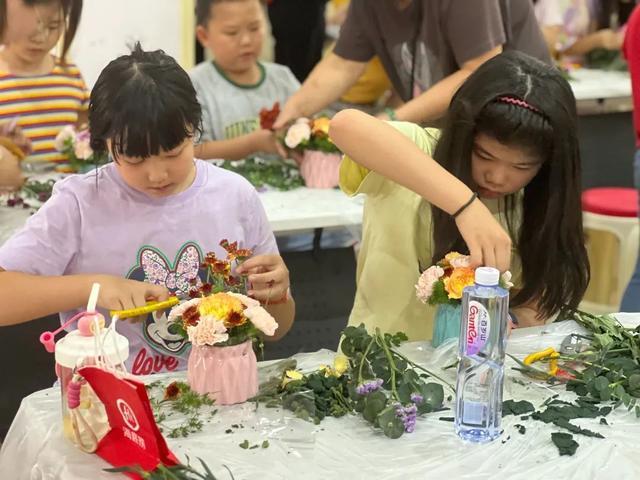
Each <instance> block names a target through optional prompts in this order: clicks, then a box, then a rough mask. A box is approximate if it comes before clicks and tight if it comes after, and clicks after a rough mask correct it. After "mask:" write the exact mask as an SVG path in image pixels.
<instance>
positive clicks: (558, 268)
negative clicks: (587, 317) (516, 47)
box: [330, 52, 589, 339]
mask: <svg viewBox="0 0 640 480" xmlns="http://www.w3.org/2000/svg"><path fill="white" fill-rule="evenodd" d="M576 123H577V114H576V104H575V99H574V96H573V93H572V91H571V88H570V86H569V84H568V83H567V81H566V80H565V79H564V78H563V77H562V75H561V74H560V72H559V71H557V70H556V69H555V68H553V67H550V66H548V65H546V64H544V63H542V62H540V61H538V60H535V59H533V58H532V57H529V56H527V55H524V54H522V53H518V52H506V53H502V54H500V55H498V56H496V57H494V58H492V59H491V60H489V61H487V62H486V63H484V64H483V65H482V66H481V67H480V68H478V69H477V70H476V71H475V72H474V73H473V74H471V76H470V77H469V78H468V79H467V80H466V82H465V83H464V84H463V85H462V86H461V87H460V89H459V90H458V92H457V93H456V95H455V96H454V97H453V99H452V101H451V104H450V106H449V110H448V113H447V116H446V118H445V123H444V128H443V129H442V131H441V132H440V136H439V138H437V139H434V140H433V142H432V144H433V148H432V147H429V146H427V145H425V144H426V143H428V142H427V141H426V140H425V139H424V135H415V134H413V135H410V134H407V132H406V126H407V125H408V124H404V126H405V128H404V130H405V131H404V132H403V131H402V130H403V128H402V124H401V125H400V126H398V125H397V124H396V125H395V128H394V126H391V125H389V124H388V123H386V122H382V121H380V120H378V119H376V118H373V117H370V116H368V115H365V114H363V113H361V112H358V111H354V110H345V111H342V112H340V113H338V114H337V115H336V116H335V117H334V119H333V120H332V122H331V130H330V135H331V138H332V139H333V141H334V142H335V143H336V144H337V145H338V147H339V148H340V149H341V150H342V151H343V152H344V153H345V154H346V155H347V156H348V157H350V158H346V159H345V162H350V161H351V159H352V161H354V162H357V164H358V166H355V167H353V166H352V168H348V165H343V167H344V168H343V171H342V172H341V173H342V175H343V178H342V181H343V188H344V187H345V186H347V188H346V190H348V193H355V192H357V191H358V188H357V186H356V188H349V187H348V185H346V184H347V183H348V181H347V180H348V179H346V178H345V177H346V176H349V175H350V176H353V174H354V171H360V174H361V179H362V182H363V183H364V182H365V181H366V180H365V177H367V176H368V175H369V174H370V175H374V176H378V177H380V178H383V177H384V180H385V181H387V182H388V183H394V182H395V183H394V185H396V186H397V187H398V188H401V189H404V188H403V187H406V189H409V190H412V191H413V192H416V193H417V194H419V195H420V196H421V197H422V203H423V205H424V204H427V205H429V204H430V205H429V206H428V209H429V212H428V214H429V215H428V222H426V223H425V222H424V218H425V215H424V214H423V212H421V209H420V208H418V207H416V204H415V203H413V204H412V203H411V202H407V201H406V197H404V198H403V199H401V202H399V204H398V205H397V208H396V209H395V212H397V219H401V218H403V216H402V213H403V211H406V209H407V208H414V210H413V212H415V214H414V215H413V217H412V218H406V217H405V221H406V222H407V224H406V225H405V227H406V229H407V231H409V230H411V231H412V232H414V233H416V232H417V233H418V234H419V235H422V236H423V237H427V238H425V239H424V242H422V243H420V242H414V243H416V246H415V248H413V247H412V246H411V245H410V244H409V246H408V247H406V248H407V249H409V250H411V249H413V250H414V251H410V252H404V253H402V252H399V251H398V250H399V248H398V244H396V247H395V249H394V251H392V249H393V247H391V248H389V251H387V252H379V251H378V252H377V251H375V245H383V244H384V242H381V239H382V238H384V236H385V235H387V232H393V231H395V230H397V227H398V226H397V225H394V224H393V223H395V222H396V219H394V218H391V219H390V220H388V224H387V225H382V224H379V225H372V224H369V225H368V226H367V218H366V217H367V215H375V211H376V210H379V209H380V208H382V205H383V204H384V203H385V201H394V199H397V198H399V197H398V196H396V195H394V194H391V193H390V191H389V190H388V189H386V188H382V187H380V188H378V187H376V188H375V189H373V190H371V189H370V190H369V191H367V193H369V195H370V196H369V198H368V199H367V203H368V204H369V205H370V206H371V205H373V204H374V203H373V202H378V203H377V205H378V207H379V208H367V205H366V204H365V227H364V237H363V244H364V245H366V244H367V241H368V240H371V241H372V242H373V243H371V244H370V245H369V247H370V248H368V249H367V250H366V255H379V256H383V257H385V258H388V259H393V258H395V257H397V258H400V257H402V256H403V255H405V254H406V255H409V256H412V257H413V261H414V262H415V263H412V264H411V265H412V266H411V268H413V265H415V270H412V271H411V272H410V276H411V277H412V280H411V282H412V283H415V282H416V281H417V279H418V276H419V273H420V271H419V270H420V268H423V269H424V268H427V267H428V266H429V265H430V264H432V263H435V262H437V261H438V260H439V259H441V258H442V257H444V255H445V254H446V253H447V252H449V251H454V250H455V251H459V252H468V253H469V254H470V255H471V258H472V264H473V265H474V266H477V265H488V266H493V267H497V268H499V269H500V270H501V271H505V270H507V269H509V268H510V266H511V256H512V246H513V247H514V252H513V253H514V256H515V257H516V258H518V257H519V259H520V262H521V274H520V276H521V278H520V281H519V282H518V283H519V284H518V287H519V288H517V289H516V290H514V291H512V298H511V308H512V311H513V312H514V313H515V316H516V317H517V318H518V319H519V321H520V322H519V323H520V325H521V326H529V325H534V324H539V323H542V322H544V321H545V320H547V319H549V318H551V317H552V316H553V315H554V314H556V313H557V312H558V311H559V310H560V308H561V307H563V306H564V305H569V306H571V307H577V305H578V303H579V302H580V300H581V299H582V296H583V294H584V292H585V290H586V287H587V284H588V281H589V263H588V259H587V253H586V249H585V245H584V235H583V229H582V210H581V203H580V193H581V186H580V178H581V173H580V155H579V150H578V139H577V135H576ZM416 128H417V127H414V129H416ZM403 133H404V134H403ZM423 133H424V131H423ZM407 137H409V138H407ZM431 137H432V138H433V137H434V135H431ZM369 170H371V172H369ZM372 183H375V182H372ZM397 184H400V185H397ZM406 189H404V190H406ZM349 190H350V191H349ZM372 193H373V198H372V196H371V194H372ZM425 201H426V202H425ZM496 201H497V203H496ZM427 202H428V203H427ZM492 204H493V205H497V206H498V207H497V208H498V210H499V212H498V213H499V214H500V215H501V216H503V217H504V219H506V221H504V222H502V225H501V222H500V221H499V220H498V219H497V218H496V217H494V214H495V213H496V212H495V211H494V212H493V213H492V211H491V210H492V208H491V206H490V205H492ZM403 209H404V210H403ZM418 216H419V217H420V218H418ZM421 222H422V223H423V224H424V225H423V227H422V228H418V227H416V225H419V224H420V223H421ZM387 245H391V246H392V245H393V242H388V243H387ZM421 245H429V251H428V258H427V259H426V261H427V264H426V265H425V264H424V262H423V261H422V260H423V259H422V256H423V255H424V252H423V251H422V250H421V248H422V247H421ZM400 248H402V247H400ZM366 255H365V258H363V256H362V255H361V258H359V264H362V263H363V262H366V261H367V259H366ZM402 262H403V260H401V261H399V262H395V263H394V262H393V261H389V262H387V263H386V265H387V266H389V265H391V268H392V269H393V265H396V264H397V265H399V268H400V265H401V263H402ZM418 265H420V267H419V266H418ZM363 273H364V272H362V270H361V265H359V274H363ZM396 273H399V274H400V272H395V271H378V273H377V275H378V276H380V278H382V277H384V279H385V281H384V282H381V281H380V280H377V281H376V280H375V278H374V276H373V275H369V276H368V277H367V278H369V280H368V281H367V282H365V283H363V282H361V281H360V280H361V279H363V278H365V277H366V275H365V276H364V277H361V278H360V279H359V283H358V292H357V293H356V301H355V305H354V313H352V318H351V319H350V323H352V324H353V323H360V322H364V323H366V324H368V326H370V327H371V326H379V327H381V328H383V329H384V328H385V326H386V327H389V329H391V327H396V325H393V324H388V323H387V325H384V324H383V323H384V320H383V319H382V318H373V319H371V318H365V317H366V316H367V315H366V314H363V315H361V318H354V314H355V312H356V310H358V311H359V312H369V314H372V315H373V316H374V317H375V312H376V311H377V308H376V307H375V306H374V304H375V302H376V301H384V302H385V307H384V309H385V310H386V313H385V316H386V317H389V316H390V314H392V312H397V315H396V316H404V317H405V319H404V321H405V326H406V325H407V324H408V325H411V324H419V323H423V324H424V311H422V312H423V313H422V314H421V313H420V310H418V309H413V310H410V311H407V301H408V300H407V298H408V296H412V295H413V294H412V292H408V293H407V295H406V296H405V295H391V296H389V295H386V294H385V292H384V291H383V290H384V287H383V286H382V285H381V283H385V282H386V284H387V285H391V284H393V283H394V282H395V281H396V278H400V276H401V275H398V276H397V277H396V275H395V274H396ZM406 275H407V273H406V272H405V276H406ZM406 283H409V282H408V281H407V282H406ZM367 284H369V285H372V284H376V287H375V288H377V289H378V291H377V292H376V294H375V295H374V294H373V292H372V291H367V288H368V285H367ZM406 288H409V287H406ZM406 288H405V289H406ZM411 301H413V300H411ZM394 303H395V305H394ZM365 304H366V305H367V306H368V307H367V308H364V309H363V308H357V307H358V306H360V307H362V306H363V305H365ZM390 305H391V306H392V307H391V308H390ZM425 308H426V307H425ZM390 312H391V313H390ZM418 316H420V317H419V318H416V317H418ZM409 336H410V338H412V339H418V338H419V337H423V338H430V334H428V333H427V334H424V335H423V334H413V335H412V334H411V333H410V334H409Z"/></svg>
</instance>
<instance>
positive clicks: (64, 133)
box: [54, 125, 76, 152]
mask: <svg viewBox="0 0 640 480" xmlns="http://www.w3.org/2000/svg"><path fill="white" fill-rule="evenodd" d="M75 136H76V130H75V128H73V127H72V126H71V125H67V126H66V127H64V128H63V129H62V130H60V132H59V133H58V135H57V136H56V140H55V142H54V146H55V147H56V150H58V151H59V152H64V150H65V148H67V142H69V141H73V138H74V137H75Z"/></svg>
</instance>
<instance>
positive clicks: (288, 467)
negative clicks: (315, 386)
mask: <svg viewBox="0 0 640 480" xmlns="http://www.w3.org/2000/svg"><path fill="white" fill-rule="evenodd" d="M619 318H620V319H621V320H622V321H623V322H624V323H630V324H637V323H640V315H637V314H636V315H620V316H619ZM579 331H580V329H579V327H578V326H577V325H576V324H575V323H573V322H562V323H559V324H553V325H549V326H546V327H539V328H532V329H522V330H516V331H514V332H513V334H512V336H511V338H510V340H509V345H508V350H509V353H512V354H514V355H516V356H518V357H520V358H523V357H524V356H525V355H526V354H528V353H531V352H533V351H537V350H540V349H542V348H546V347H548V346H554V347H556V348H559V346H560V343H561V341H562V339H563V338H564V337H565V336H566V335H567V334H569V333H571V332H579ZM404 351H405V353H407V354H408V355H409V356H410V357H411V358H412V359H414V360H417V361H419V362H420V363H422V364H424V365H425V366H428V367H430V368H438V367H442V366H445V365H449V364H450V363H451V362H452V360H453V359H454V358H455V345H454V344H453V343H448V344H445V345H443V346H442V347H440V348H439V349H438V350H436V351H434V350H433V349H432V348H431V347H430V346H428V345H426V344H424V343H412V344H407V345H406V346H405V347H404ZM297 359H298V362H299V367H301V368H302V369H314V368H316V367H317V366H319V365H321V364H329V363H331V362H332V360H333V353H332V352H329V351H326V350H323V351H319V352H316V353H313V354H301V355H299V356H297ZM507 366H508V367H509V370H508V372H507V378H506V381H505V399H507V398H514V399H516V400H529V401H531V402H532V403H534V405H536V406H538V405H540V404H541V403H542V402H543V401H544V400H545V399H547V398H548V397H549V396H550V395H552V394H555V393H558V394H560V398H561V399H566V400H571V399H572V398H573V394H571V393H568V392H566V391H565V389H564V387H563V386H558V387H553V388H550V387H549V386H548V385H545V384H537V383H532V382H530V381H529V380H528V379H526V377H523V376H522V375H521V374H520V373H519V372H515V371H513V370H511V369H510V367H512V366H514V362H513V361H511V360H508V362H507ZM441 373H442V375H443V376H444V377H446V378H448V379H449V380H451V381H452V382H453V380H454V375H455V370H453V369H450V370H447V371H444V372H441ZM261 374H262V375H263V376H264V375H265V374H266V372H265V366H264V365H263V366H261ZM182 375H184V374H182ZM172 376H175V375H172ZM156 378H160V377H155V378H154V379H156ZM167 379H168V378H167ZM514 380H516V381H514ZM523 380H524V383H525V385H522V384H521V382H522V381H523ZM445 406H447V407H451V406H452V401H449V402H446V404H445ZM452 415H453V412H452V411H451V410H449V411H444V412H437V413H433V414H430V415H427V416H426V417H422V418H420V419H419V420H418V423H417V427H416V431H415V432H414V433H413V434H406V435H403V436H402V437H401V438H400V439H398V440H390V439H387V438H386V437H384V436H383V435H382V434H381V433H379V432H377V431H375V430H373V429H372V428H371V427H369V426H368V424H367V423H366V422H365V421H364V420H362V419H361V418H360V417H357V416H352V417H345V418H340V419H334V418H328V419H325V420H324V421H323V422H322V423H321V424H320V425H313V424H311V423H307V422H304V421H302V420H298V419H295V418H291V415H290V413H289V412H287V411H283V410H280V409H268V408H264V407H263V406H261V407H259V408H258V409H256V407H255V405H254V404H242V405H235V406H230V407H220V410H219V412H218V414H217V415H216V416H215V417H213V419H212V422H211V423H209V424H206V425H205V427H204V429H203V431H202V432H199V433H197V434H193V435H191V436H189V437H188V438H186V439H177V440H173V439H169V440H168V442H169V446H170V447H171V449H172V450H173V451H174V452H175V453H176V454H177V455H178V456H179V457H180V458H181V459H182V460H185V458H186V456H187V455H188V456H189V457H190V458H191V459H192V460H195V459H196V458H197V457H201V458H202V459H204V460H205V461H206V462H207V463H208V464H209V466H210V467H211V468H212V470H213V471H214V473H215V474H216V476H217V478H219V479H227V478H229V476H228V473H227V472H226V470H225V469H224V468H223V465H226V466H228V467H229V468H230V469H231V471H232V472H233V475H234V476H235V478H236V479H238V480H241V479H254V478H260V479H262V480H270V479H274V480H275V479H301V478H304V479H305V480H309V479H327V478H331V479H333V478H335V479H343V478H348V479H350V480H357V479H368V480H369V479H382V478H384V479H417V478H433V479H440V478H446V479H448V480H449V479H474V480H482V479H491V480H494V479H503V478H504V479H514V480H518V479H523V480H524V479H526V480H532V479H543V478H550V479H551V478H562V479H566V480H570V479H576V480H584V479H599V478H609V479H616V480H619V479H637V478H640V455H639V454H638V452H640V420H639V419H636V417H635V415H633V414H629V413H627V411H626V409H624V408H623V409H619V410H617V411H614V412H613V413H611V414H610V415H609V417H608V422H609V424H610V425H600V424H599V421H598V419H595V420H594V419H581V420H575V423H576V424H579V425H580V426H582V427H585V428H589V429H591V430H594V431H598V432H600V433H602V434H603V435H604V436H605V439H597V438H588V437H584V436H575V439H576V440H577V441H578V442H579V443H580V446H579V447H578V450H577V452H576V454H575V455H574V456H573V457H566V456H565V457H560V456H559V454H558V450H557V449H556V447H555V446H554V445H553V444H552V442H551V433H552V432H554V431H561V430H560V429H558V428H556V427H554V426H550V425H547V424H543V423H541V422H535V421H527V422H521V421H520V419H519V418H514V417H513V416H510V417H506V418H505V419H504V421H503V427H504V433H503V435H502V437H501V438H500V439H498V440H496V441H495V442H493V443H491V444H487V445H472V444H467V443H464V442H462V441H461V440H460V439H458V438H457V437H456V435H455V434H454V432H453V424H452V423H450V422H444V421H440V420H438V419H439V417H443V416H448V417H450V416H452ZM518 423H524V424H525V425H526V433H525V434H520V433H518V431H517V429H516V428H515V427H514V425H515V424H518ZM234 424H236V425H242V426H243V427H244V428H233V429H232V430H233V433H225V431H226V430H228V429H230V428H231V425H234ZM245 439H246V440H248V441H249V443H250V444H251V445H253V444H259V443H262V441H263V440H269V443H270V446H269V447H268V448H266V449H262V448H258V449H255V450H244V449H242V448H240V447H239V444H240V443H241V442H242V441H244V440H245ZM106 467H108V465H107V464H106V463H105V462H104V461H102V460H101V459H100V458H98V457H97V456H95V455H89V454H85V453H82V452H80V451H78V450H76V449H75V448H74V447H72V446H71V445H70V444H69V443H67V442H66V441H65V440H63V438H62V434H61V428H60V397H59V391H58V390H57V389H49V390H44V391H41V392H37V393H35V394H33V395H30V396H29V397H27V398H25V399H24V400H23V402H22V405H21V407H20V411H19V412H18V414H17V416H16V418H15V420H14V423H13V425H12V427H11V430H10V432H9V434H8V436H7V438H6V440H5V443H4V445H3V447H2V451H1V452H0V479H2V480H23V479H24V480H40V479H46V480H53V479H63V480H80V479H82V480H85V479H92V480H107V479H113V480H117V479H118V478H124V477H123V476H119V475H114V474H109V473H106V472H103V471H102V469H103V468H106Z"/></svg>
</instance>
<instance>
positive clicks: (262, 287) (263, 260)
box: [237, 255, 289, 303]
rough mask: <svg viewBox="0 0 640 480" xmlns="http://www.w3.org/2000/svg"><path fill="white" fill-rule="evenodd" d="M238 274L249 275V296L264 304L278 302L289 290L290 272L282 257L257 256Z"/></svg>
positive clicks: (245, 264)
mask: <svg viewBox="0 0 640 480" xmlns="http://www.w3.org/2000/svg"><path fill="white" fill-rule="evenodd" d="M237 273H239V274H242V275H248V276H249V277H248V280H249V282H250V283H251V290H249V292H247V293H248V294H249V296H251V297H253V298H255V299H256V300H259V301H261V302H263V303H270V302H277V301H279V300H281V299H282V298H284V297H285V295H286V294H287V290H288V289H289V270H287V266H286V265H285V264H284V260H282V257H281V256H280V255H256V256H255V257H251V258H250V259H249V260H247V261H246V262H244V263H243V264H242V265H241V266H240V267H238V269H237Z"/></svg>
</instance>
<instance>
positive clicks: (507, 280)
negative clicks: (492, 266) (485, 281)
mask: <svg viewBox="0 0 640 480" xmlns="http://www.w3.org/2000/svg"><path fill="white" fill-rule="evenodd" d="M500 284H501V285H502V286H503V288H506V289H507V290H509V289H510V288H512V287H513V282H512V281H511V272H510V271H509V270H507V271H506V272H504V273H503V274H502V275H501V276H500Z"/></svg>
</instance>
